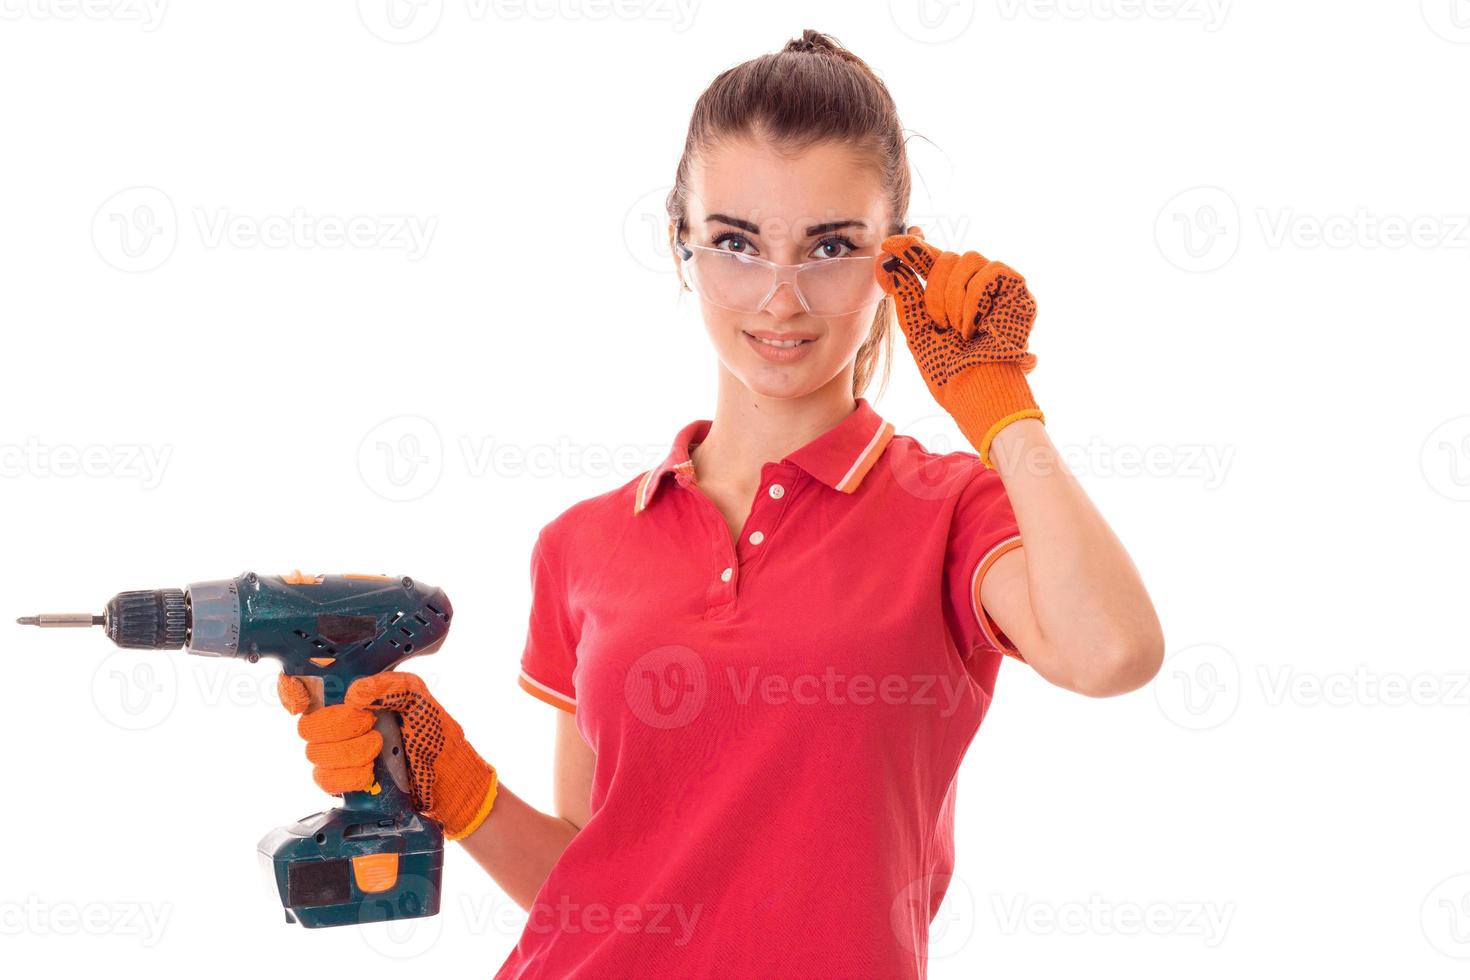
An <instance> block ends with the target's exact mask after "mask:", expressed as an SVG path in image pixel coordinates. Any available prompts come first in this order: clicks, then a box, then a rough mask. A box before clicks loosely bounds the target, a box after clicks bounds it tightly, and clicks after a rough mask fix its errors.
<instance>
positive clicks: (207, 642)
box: [17, 571, 453, 929]
mask: <svg viewBox="0 0 1470 980" xmlns="http://www.w3.org/2000/svg"><path fill="white" fill-rule="evenodd" d="M452 615H453V610H452V609H451V608H450V605H449V599H448V598H447V597H446V596H445V595H444V592H443V591H442V590H440V589H436V588H432V587H430V586H427V585H424V584H422V583H420V582H416V581H414V580H413V579H411V578H408V577H407V576H404V577H402V578H393V577H390V576H387V575H303V574H302V573H301V572H300V571H295V572H292V573H291V574H290V575H257V574H255V573H254V572H245V573H244V574H242V575H239V576H237V577H235V578H230V579H219V580H217V581H211V582H195V583H193V584H192V585H188V586H186V587H185V588H183V589H151V590H143V591H136V592H119V593H118V594H117V595H115V596H113V597H112V599H111V600H110V601H109V602H108V603H107V607H106V610H105V611H104V612H103V614H102V615H100V616H97V615H92V614H90V613H42V614H41V615H38V616H24V617H21V618H20V619H18V620H17V622H19V623H21V624H22V625H31V626H43V627H65V626H101V627H102V628H103V629H105V630H106V631H107V636H108V638H109V639H111V640H112V641H113V642H114V643H116V644H117V645H118V646H120V647H128V648H132V649H142V650H178V649H181V648H187V650H188V651H189V652H190V653H197V654H203V655H205V656H213V657H241V658H244V659H245V660H248V661H250V662H251V663H255V662H256V661H257V660H259V659H260V658H261V657H275V658H276V659H278V660H280V661H281V669H282V672H284V673H286V674H291V675H294V676H296V677H300V678H301V679H302V680H303V682H304V683H305V685H306V687H307V690H308V691H309V692H310V694H311V699H312V704H311V707H312V708H313V709H314V708H316V707H320V706H321V705H324V704H341V703H342V699H343V697H344V696H345V694H346V692H347V688H348V687H349V686H350V685H351V684H352V682H353V681H354V680H356V679H357V678H359V677H366V676H369V675H371V674H377V673H380V672H382V671H385V670H392V669H393V668H394V667H396V666H397V665H398V664H400V663H402V662H403V661H404V660H406V659H407V658H409V657H414V656H420V655H422V654H426V653H432V652H434V650H436V649H437V648H438V646H439V644H440V643H442V642H443V641H444V637H445V636H446V634H448V632H449V619H450V617H451V616H452ZM375 727H376V728H377V730H378V732H379V733H380V734H381V735H382V736H383V748H382V751H381V752H380V753H379V755H378V757H377V759H376V760H375V762H374V763H373V777H374V782H373V785H372V786H371V787H369V789H367V790H365V791H362V792H349V793H344V794H343V795H342V805H341V806H340V807H336V808H334V809H331V810H325V811H323V812H321V813H317V814H313V815H311V816H308V817H302V818H301V819H300V820H298V821H296V822H295V823H294V824H291V825H289V826H286V827H279V828H277V829H276V830H273V831H271V832H270V833H268V834H266V835H265V837H264V838H263V839H262V840H261V841H260V845H259V853H260V861H261V866H262V870H263V871H264V872H265V873H266V874H267V875H268V876H270V877H273V878H274V881H275V885H276V890H277V891H278V892H279V893H280V897H281V905H282V906H283V907H284V909H285V912H286V921H287V922H299V923H300V924H301V925H303V926H305V927H306V928H308V929H312V928H316V927H318V926H339V925H351V924H356V923H361V922H369V921H382V920H387V919H407V918H416V917H419V916H426V915H434V914H436V913H437V912H438V911H439V884H440V879H441V874H442V871H443V866H444V832H443V828H442V827H441V826H440V824H439V823H438V822H436V821H434V820H431V819H429V818H428V817H425V816H423V815H422V814H420V813H418V812H417V811H415V810H414V808H413V806H412V787H411V783H410V781H409V774H408V767H407V765H406V760H405V758H404V753H403V739H402V734H401V732H400V730H399V721H398V718H397V717H396V716H395V714H394V713H393V712H391V711H382V712H379V713H378V716H377V720H376V726H375Z"/></svg>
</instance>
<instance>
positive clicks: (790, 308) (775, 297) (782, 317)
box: [761, 282, 806, 323]
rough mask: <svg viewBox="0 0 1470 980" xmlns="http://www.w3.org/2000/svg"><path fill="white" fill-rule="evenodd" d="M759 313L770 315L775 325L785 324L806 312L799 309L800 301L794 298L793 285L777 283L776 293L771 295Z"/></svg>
mask: <svg viewBox="0 0 1470 980" xmlns="http://www.w3.org/2000/svg"><path fill="white" fill-rule="evenodd" d="M761 312H763V313H768V314H770V316H771V318H772V319H773V320H775V321H776V322H777V323H785V322H786V321H787V320H790V319H791V318H792V317H796V316H800V315H801V314H802V313H804V312H806V311H805V310H803V309H802V307H801V300H799V299H797V297H796V286H795V284H793V283H790V282H780V283H777V285H776V291H775V292H774V293H772V294H771V298H770V300H769V301H768V302H767V303H766V305H765V307H764V308H763V309H762V310H761Z"/></svg>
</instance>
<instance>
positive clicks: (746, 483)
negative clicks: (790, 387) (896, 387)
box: [692, 367, 857, 490]
mask: <svg viewBox="0 0 1470 980" xmlns="http://www.w3.org/2000/svg"><path fill="white" fill-rule="evenodd" d="M856 407H857V399H856V398H854V397H853V395H852V373H851V372H850V371H842V372H839V373H838V375H837V376H836V377H835V378H833V379H832V380H831V381H829V382H828V383H827V384H825V385H823V386H822V387H820V388H817V389H816V390H814V391H810V392H808V393H807V394H805V395H801V396H799V397H796V398H770V397H767V396H765V395H760V394H757V393H756V392H754V391H751V390H750V389H749V388H747V387H746V386H745V385H744V384H743V383H742V382H741V381H740V380H739V379H737V378H736V377H734V376H733V375H732V374H730V373H729V372H728V371H726V370H724V369H723V367H722V368H721V370H720V386H719V400H718V403H717V405H716V407H715V415H714V418H713V419H712V420H711V422H710V428H709V432H708V433H707V434H706V435H705V437H704V441H703V442H701V443H699V445H698V446H697V448H696V449H695V450H694V452H693V453H692V457H693V459H694V471H695V473H696V474H697V478H698V480H699V482H700V483H702V484H705V485H710V484H716V485H723V486H731V487H737V488H741V489H743V490H753V488H754V487H755V486H756V485H757V484H758V483H759V482H760V468H761V464H762V463H767V462H776V461H777V460H780V459H781V458H782V457H784V456H786V455H787V454H788V453H790V452H793V451H795V450H797V449H800V448H801V447H802V446H804V445H806V444H807V443H808V442H811V441H812V440H813V439H815V438H816V437H817V436H819V435H821V434H822V433H824V432H826V431H827V430H829V429H831V428H832V427H833V426H835V425H837V423H839V422H841V421H842V420H843V419H845V418H847V416H848V415H849V414H850V413H851V412H852V410H853V409H854V408H856Z"/></svg>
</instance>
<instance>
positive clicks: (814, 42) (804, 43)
mask: <svg viewBox="0 0 1470 980" xmlns="http://www.w3.org/2000/svg"><path fill="white" fill-rule="evenodd" d="M783 50H786V51H798V52H803V53H804V52H809V51H820V52H824V53H829V54H838V53H840V52H841V51H842V50H843V49H842V45H841V44H838V43H837V40H836V39H835V38H833V37H830V36H829V35H826V34H823V33H822V32H821V31H814V30H812V29H811V28H807V29H806V30H804V31H802V32H801V37H799V38H794V39H793V40H790V41H787V42H786V47H785V48H784V49H783Z"/></svg>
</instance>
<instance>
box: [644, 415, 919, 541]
mask: <svg viewBox="0 0 1470 980" xmlns="http://www.w3.org/2000/svg"><path fill="white" fill-rule="evenodd" d="M712 423H713V420H712V419H695V420H694V421H693V422H690V423H689V424H688V425H686V426H684V427H683V428H682V429H680V430H679V434H678V435H676V436H675V437H674V445H673V448H672V449H670V450H669V454H668V455H667V456H665V457H664V459H663V462H661V463H659V464H658V465H657V466H655V467H654V468H653V469H651V470H649V471H648V472H647V473H645V474H643V479H641V480H639V481H638V489H637V492H636V493H635V494H634V495H633V513H635V514H637V513H639V512H640V511H642V510H643V509H644V508H645V507H647V506H648V505H649V504H650V503H652V502H653V499H654V497H656V496H657V495H658V491H659V488H660V487H661V486H663V484H664V476H665V475H666V474H669V473H673V474H674V475H675V477H676V478H677V479H681V480H688V481H690V482H694V461H693V460H692V459H690V458H689V449H690V446H691V445H695V444H697V443H699V442H702V441H703V440H704V437H705V436H706V435H707V434H708V433H709V429H710V425H711V424H712ZM892 438H893V424H892V423H891V422H888V421H886V420H885V419H884V418H883V417H882V416H880V415H879V414H878V413H877V412H876V411H874V409H873V406H872V405H870V404H868V400H867V399H866V398H861V397H860V398H858V399H857V407H856V408H854V409H853V410H852V411H851V412H849V413H848V415H847V417H846V418H844V419H843V420H842V421H841V422H838V423H837V424H836V425H834V426H833V427H832V428H830V429H828V430H827V431H826V432H823V433H822V434H821V435H819V436H817V437H816V438H815V439H813V440H812V441H811V442H808V443H807V444H806V445H804V446H802V447H801V448H800V449H797V450H794V451H793V452H790V453H788V454H787V455H786V456H785V457H784V458H783V459H782V460H781V462H783V463H795V464H796V465H797V466H800V467H801V468H802V469H803V470H806V471H807V472H808V473H810V474H811V475H812V476H814V477H816V478H817V479H818V480H820V481H821V482H823V483H825V484H826V485H827V486H829V487H831V488H832V489H834V490H840V491H842V492H843V493H852V492H854V491H855V490H857V488H858V487H859V486H860V485H861V484H862V482H863V477H865V476H867V474H868V470H870V469H872V468H873V464H874V463H876V462H877V461H878V457H879V456H881V455H883V450H884V449H885V448H886V447H887V446H888V441H889V440H890V439H892Z"/></svg>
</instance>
